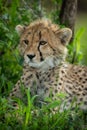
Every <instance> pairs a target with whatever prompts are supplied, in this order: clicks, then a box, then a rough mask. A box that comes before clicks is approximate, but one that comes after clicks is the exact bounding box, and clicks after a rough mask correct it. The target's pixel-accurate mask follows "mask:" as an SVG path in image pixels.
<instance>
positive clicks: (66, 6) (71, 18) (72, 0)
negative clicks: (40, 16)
mask: <svg viewBox="0 0 87 130" xmlns="http://www.w3.org/2000/svg"><path fill="white" fill-rule="evenodd" d="M76 13H77V0H63V3H62V7H61V11H60V16H59V17H60V23H61V24H64V25H65V26H66V27H69V28H70V29H71V30H72V32H73V35H72V39H71V41H72V40H73V37H74V27H75V19H76Z"/></svg>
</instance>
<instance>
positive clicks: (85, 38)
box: [76, 12, 87, 65]
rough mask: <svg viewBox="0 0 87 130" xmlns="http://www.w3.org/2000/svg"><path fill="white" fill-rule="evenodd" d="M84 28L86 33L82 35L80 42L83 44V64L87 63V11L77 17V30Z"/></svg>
mask: <svg viewBox="0 0 87 130" xmlns="http://www.w3.org/2000/svg"><path fill="white" fill-rule="evenodd" d="M80 28H84V33H83V35H82V36H81V39H80V44H81V47H80V49H81V51H82V53H83V58H82V60H81V63H82V64H83V65H87V13H84V12H83V13H79V14H78V15H77V19H76V31H78V29H80Z"/></svg>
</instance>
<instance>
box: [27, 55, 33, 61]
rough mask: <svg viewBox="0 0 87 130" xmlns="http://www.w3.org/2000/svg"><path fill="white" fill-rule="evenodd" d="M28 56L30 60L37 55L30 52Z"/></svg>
mask: <svg viewBox="0 0 87 130" xmlns="http://www.w3.org/2000/svg"><path fill="white" fill-rule="evenodd" d="M27 57H28V58H29V59H30V60H32V59H33V58H34V57H35V55H34V54H28V55H27Z"/></svg>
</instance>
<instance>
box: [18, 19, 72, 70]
mask: <svg viewBox="0 0 87 130" xmlns="http://www.w3.org/2000/svg"><path fill="white" fill-rule="evenodd" d="M16 30H17V32H18V33H19V35H20V44H19V51H20V53H21V54H22V55H23V56H24V60H25V63H27V64H28V65H29V66H30V67H34V68H45V67H49V66H50V67H55V66H57V65H58V64H60V63H61V62H62V61H63V59H64V58H65V56H66V52H67V49H66V45H67V44H68V42H69V41H70V39H71V36H72V31H71V30H70V29H69V28H62V29H60V28H59V27H58V26H57V25H55V24H52V23H51V22H50V21H48V20H37V21H35V22H33V23H31V24H30V25H29V26H21V25H17V26H16Z"/></svg>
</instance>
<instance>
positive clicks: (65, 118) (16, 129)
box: [0, 90, 87, 130]
mask: <svg viewBox="0 0 87 130" xmlns="http://www.w3.org/2000/svg"><path fill="white" fill-rule="evenodd" d="M26 94H27V104H24V103H23V102H22V101H21V100H19V99H16V101H17V104H18V109H15V107H13V106H12V105H11V104H10V102H9V103H8V100H7V99H6V98H2V97H0V106H1V107H0V130H87V127H86V126H85V124H86V122H85V120H84V114H83V112H82V111H81V110H79V109H78V108H76V109H75V110H74V111H71V108H70V109H68V110H64V111H63V112H59V110H58V111H56V112H55V113H53V112H52V109H53V108H55V107H58V108H60V106H61V103H62V101H61V100H57V101H51V102H50V103H49V105H43V106H42V107H41V108H39V107H37V106H35V105H34V100H35V98H36V97H35V96H34V97H30V93H29V90H28V91H27V92H26ZM59 97H60V96H59ZM61 98H62V97H61Z"/></svg>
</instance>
